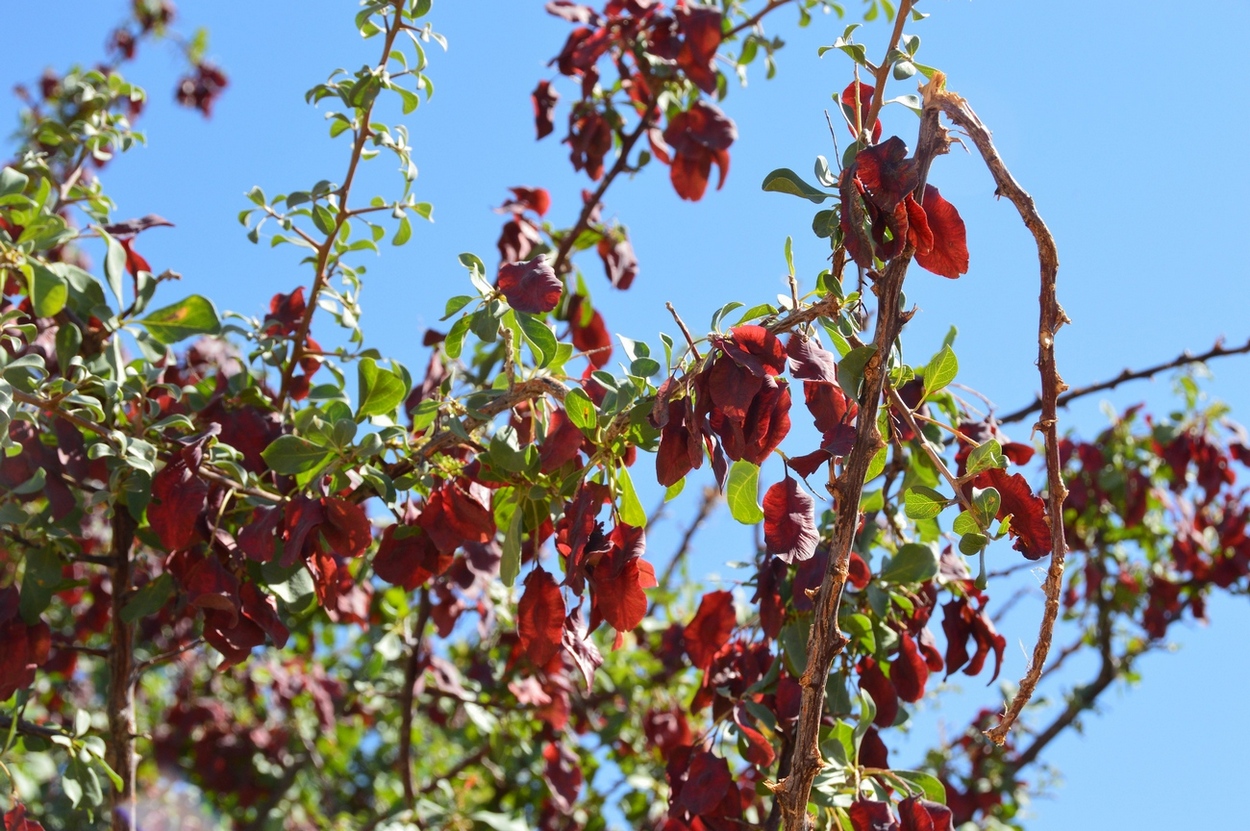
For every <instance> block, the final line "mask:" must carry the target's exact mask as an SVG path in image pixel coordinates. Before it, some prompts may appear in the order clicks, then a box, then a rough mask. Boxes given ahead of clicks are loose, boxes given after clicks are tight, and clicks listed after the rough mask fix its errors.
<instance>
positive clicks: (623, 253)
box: [598, 233, 638, 290]
mask: <svg viewBox="0 0 1250 831" xmlns="http://www.w3.org/2000/svg"><path fill="white" fill-rule="evenodd" d="M598 250H599V257H600V258H601V259H602V260H603V268H604V270H605V271H606V272H607V275H608V282H610V283H611V284H612V285H613V286H614V287H616V288H618V289H621V290H624V289H627V288H629V287H630V286H631V285H633V283H634V278H635V277H637V276H638V258H637V257H636V256H635V255H634V246H632V245H630V243H629V237H627V236H625V235H624V234H623V233H616V234H613V235H612V236H610V237H604V238H603V239H601V240H599V245H598Z"/></svg>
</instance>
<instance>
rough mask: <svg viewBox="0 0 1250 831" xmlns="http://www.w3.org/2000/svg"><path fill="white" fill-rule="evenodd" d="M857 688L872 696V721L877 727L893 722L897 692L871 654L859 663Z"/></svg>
mask: <svg viewBox="0 0 1250 831" xmlns="http://www.w3.org/2000/svg"><path fill="white" fill-rule="evenodd" d="M859 688H860V689H861V690H863V691H864V692H866V693H868V694H869V695H870V696H872V702H873V703H874V704H876V705H877V714H876V716H874V717H873V720H872V723H873V724H875V725H877V726H878V727H889V726H891V725H892V724H894V721H895V719H897V718H898V692H897V691H896V690H895V689H894V685H893V684H891V683H890V679H888V678H886V677H885V673H884V672H883V671H882V670H881V667H880V666H878V665H877V662H876V661H875V660H873V658H872V657H871V656H865V657H864V658H863V660H861V661H860V663H859Z"/></svg>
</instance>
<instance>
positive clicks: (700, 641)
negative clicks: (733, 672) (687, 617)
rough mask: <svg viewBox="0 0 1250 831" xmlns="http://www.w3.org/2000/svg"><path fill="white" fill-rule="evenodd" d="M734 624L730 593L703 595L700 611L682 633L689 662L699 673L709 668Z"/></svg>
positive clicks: (735, 623) (717, 592) (721, 592)
mask: <svg viewBox="0 0 1250 831" xmlns="http://www.w3.org/2000/svg"><path fill="white" fill-rule="evenodd" d="M737 624H738V620H737V616H736V615H735V613H734V605H733V595H732V594H730V593H729V592H726V591H716V592H708V593H707V594H705V595H703V600H702V601H700V603H699V611H698V612H697V613H696V614H695V616H694V618H693V619H692V620H691V621H690V623H689V624H687V625H686V628H685V630H684V632H683V633H682V634H683V638H682V639H683V641H684V643H685V647H686V654H687V655H689V656H690V663H692V664H693V665H694V666H695V667H696V668H698V669H702V670H706V669H707V668H708V667H709V666H711V665H712V659H713V658H715V657H716V653H717V652H720V650H721V648H722V647H724V646H725V644H727V643H729V636H730V635H731V634H733V630H734V627H735V626H736V625H737Z"/></svg>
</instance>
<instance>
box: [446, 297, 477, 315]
mask: <svg viewBox="0 0 1250 831" xmlns="http://www.w3.org/2000/svg"><path fill="white" fill-rule="evenodd" d="M472 300H473V298H472V297H470V296H469V295H467V294H459V295H456V296H455V297H453V298H451V299H450V300H448V301H447V306H446V307H445V308H444V309H443V316H442V317H441V318H439V320H447V319H448V318H449V317H451V316H452V315H454V314H455V313H456V312H458V311H460V310H461V309H463V308H464V307H465V306H467V305H469V303H470V302H472Z"/></svg>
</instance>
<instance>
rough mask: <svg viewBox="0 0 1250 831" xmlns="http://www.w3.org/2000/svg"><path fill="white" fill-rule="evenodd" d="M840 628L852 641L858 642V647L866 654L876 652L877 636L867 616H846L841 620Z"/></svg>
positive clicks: (857, 613) (856, 614)
mask: <svg viewBox="0 0 1250 831" xmlns="http://www.w3.org/2000/svg"><path fill="white" fill-rule="evenodd" d="M841 627H842V630H843V631H845V632H847V633H848V634H850V636H851V637H852V638H853V639H855V640H858V641H859V643H860V647H861V648H862V649H863V651H864V652H865V653H866V654H872V653H873V652H876V651H877V636H876V633H875V632H874V631H873V628H872V618H870V617H868V615H865V614H862V613H860V612H856V613H854V614H851V615H846V616H845V617H843V618H842V622H841Z"/></svg>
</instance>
